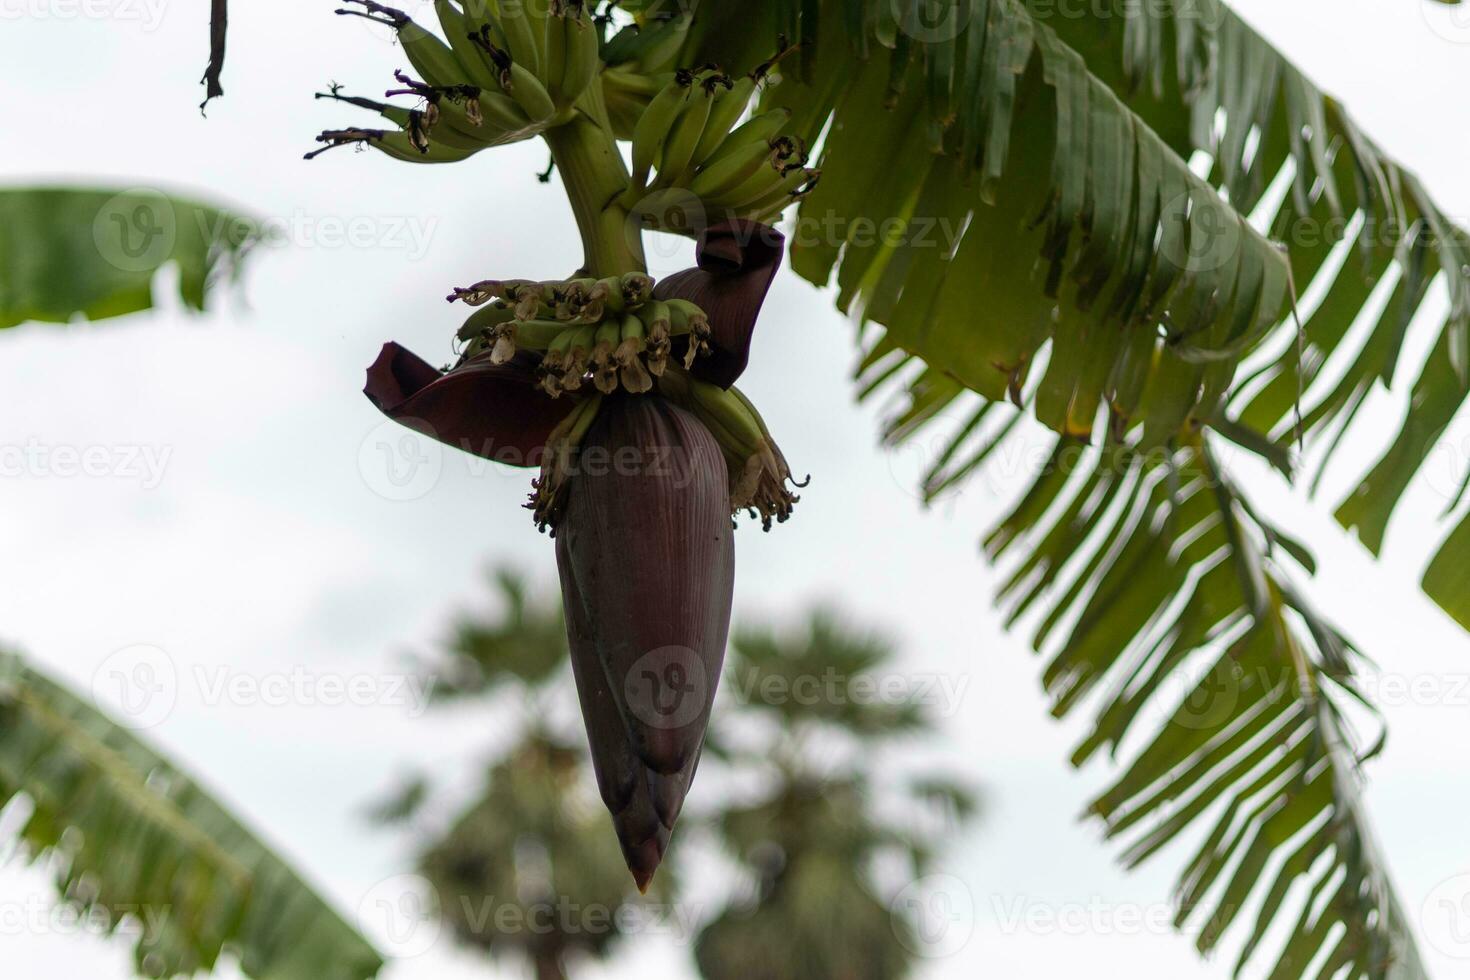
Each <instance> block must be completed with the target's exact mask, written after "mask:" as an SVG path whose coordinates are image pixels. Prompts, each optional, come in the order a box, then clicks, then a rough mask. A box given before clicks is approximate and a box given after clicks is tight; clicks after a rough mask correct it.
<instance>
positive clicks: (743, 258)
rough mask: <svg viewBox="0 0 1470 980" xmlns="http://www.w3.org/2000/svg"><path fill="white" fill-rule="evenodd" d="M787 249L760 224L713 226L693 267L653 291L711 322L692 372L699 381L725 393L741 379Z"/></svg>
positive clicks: (741, 222)
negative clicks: (705, 347) (692, 307)
mask: <svg viewBox="0 0 1470 980" xmlns="http://www.w3.org/2000/svg"><path fill="white" fill-rule="evenodd" d="M785 246H786V238H785V236H783V235H782V234H781V233H780V232H779V231H777V230H776V229H775V228H772V227H771V226H770V225H763V224H761V223H760V222H758V221H750V220H747V219H744V218H736V219H732V220H730V221H725V222H721V223H720V224H717V225H711V226H710V227H709V228H706V229H705V230H704V232H703V233H702V234H700V236H699V241H698V243H697V245H696V247H695V252H694V257H695V262H696V263H697V267H696V268H693V269H685V270H684V271H682V272H676V273H674V274H673V275H670V276H665V277H664V278H663V279H662V280H660V281H659V283H658V285H657V286H656V287H655V288H654V291H653V293H654V296H655V297H656V298H658V299H687V300H689V301H690V302H691V303H694V304H696V305H697V306H699V307H700V308H701V309H703V310H704V312H705V313H706V314H707V315H708V316H709V322H710V330H711V336H710V339H709V344H710V349H711V351H710V354H709V356H707V357H700V358H699V359H698V360H696V361H695V362H694V367H693V368H692V370H691V373H692V374H693V375H694V376H695V377H697V378H699V379H700V380H701V381H708V382H710V383H711V384H717V385H719V386H720V387H721V388H729V387H730V386H731V385H732V384H734V383H735V381H736V379H737V378H739V377H740V375H741V374H742V373H744V371H745V365H746V364H747V362H748V361H749V360H750V338H751V334H752V333H754V331H755V321H756V318H757V317H759V316H760V311H761V305H762V304H763V303H764V302H765V300H766V293H767V292H769V291H770V288H771V281H772V280H773V279H775V278H776V272H777V271H778V270H779V269H780V268H781V256H782V254H783V253H784V251H785ZM682 353H683V351H682V350H680V351H678V354H679V355H682Z"/></svg>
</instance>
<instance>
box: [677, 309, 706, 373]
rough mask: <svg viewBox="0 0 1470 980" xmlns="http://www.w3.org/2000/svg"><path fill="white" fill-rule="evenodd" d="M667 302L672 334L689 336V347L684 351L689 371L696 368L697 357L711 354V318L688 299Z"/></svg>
mask: <svg viewBox="0 0 1470 980" xmlns="http://www.w3.org/2000/svg"><path fill="white" fill-rule="evenodd" d="M667 302H668V304H669V322H670V324H671V327H672V332H673V333H674V334H675V335H677V334H681V333H687V334H689V346H688V347H687V348H686V349H685V351H684V369H685V370H686V371H687V370H688V369H689V368H691V367H693V366H694V359H695V358H696V357H701V356H703V355H705V354H708V353H709V352H710V346H709V336H710V326H709V317H707V316H705V313H704V310H702V309H700V308H699V307H698V306H696V305H694V304H693V303H691V302H689V301H688V300H687V299H671V300H667Z"/></svg>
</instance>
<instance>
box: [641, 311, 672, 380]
mask: <svg viewBox="0 0 1470 980" xmlns="http://www.w3.org/2000/svg"><path fill="white" fill-rule="evenodd" d="M635 315H636V316H637V317H638V319H639V320H640V321H641V322H642V323H643V326H644V328H645V350H646V352H647V354H648V370H649V371H650V372H652V373H653V374H654V375H655V376H658V375H662V374H663V373H664V366H665V364H667V363H668V359H669V347H670V336H671V334H672V332H673V323H672V319H671V317H670V314H669V305H668V304H667V303H665V302H663V301H662V300H656V299H655V300H650V301H649V302H647V303H644V304H643V305H642V306H640V307H639V308H638V309H637V311H636V312H635Z"/></svg>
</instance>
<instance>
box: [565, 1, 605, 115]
mask: <svg viewBox="0 0 1470 980" xmlns="http://www.w3.org/2000/svg"><path fill="white" fill-rule="evenodd" d="M578 9H579V11H580V9H581V8H580V7H579V8H578ZM562 30H563V33H564V34H565V37H566V65H565V67H564V69H563V73H562V76H561V89H562V92H563V93H565V95H564V98H565V99H566V100H567V103H568V104H571V103H572V102H575V101H576V100H577V99H579V98H581V97H582V93H583V92H585V91H587V88H588V86H590V85H591V84H592V83H593V81H594V80H595V79H596V78H597V73H598V71H599V70H600V69H601V68H602V58H601V55H599V53H598V47H599V43H600V42H599V38H598V32H597V28H596V27H594V26H593V25H592V23H591V22H590V19H589V18H588V17H586V16H585V14H582V13H579V14H578V16H575V17H563V18H562Z"/></svg>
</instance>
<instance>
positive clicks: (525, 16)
mask: <svg viewBox="0 0 1470 980" xmlns="http://www.w3.org/2000/svg"><path fill="white" fill-rule="evenodd" d="M494 2H495V23H496V24H498V25H499V27H500V32H501V34H502V35H503V36H504V38H505V46H506V50H508V51H509V52H510V57H511V59H512V60H513V61H517V62H519V63H520V64H521V65H522V66H523V67H524V68H525V69H526V70H527V71H529V72H530V73H531V74H533V75H536V76H538V77H544V76H543V75H542V72H541V64H542V62H541V44H540V41H539V39H538V35H539V34H540V33H541V31H540V30H539V29H538V28H539V27H540V25H537V24H534V23H533V21H534V19H535V18H537V17H538V16H545V15H544V13H542V14H538V13H537V12H535V11H532V10H530V9H528V8H529V7H530V6H531V4H530V3H529V0H494Z"/></svg>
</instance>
